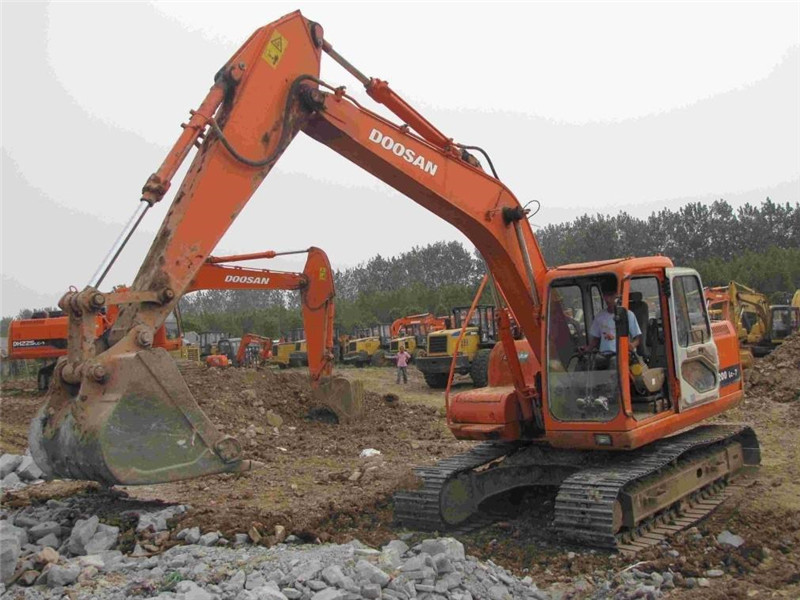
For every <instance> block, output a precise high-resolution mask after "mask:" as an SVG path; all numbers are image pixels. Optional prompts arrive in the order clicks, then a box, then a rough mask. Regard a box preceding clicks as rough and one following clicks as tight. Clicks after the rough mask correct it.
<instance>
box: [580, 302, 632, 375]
mask: <svg viewBox="0 0 800 600" xmlns="http://www.w3.org/2000/svg"><path fill="white" fill-rule="evenodd" d="M618 298H619V294H617V290H616V289H614V288H612V287H604V288H603V301H604V302H605V304H606V310H604V311H601V312H599V313H597V315H595V317H594V320H593V321H592V326H591V327H590V328H589V344H588V345H587V346H586V348H585V350H586V352H592V351H594V350H595V349H598V350H599V354H598V356H597V359H596V360H595V369H596V370H598V371H603V370H607V369H609V368H616V356H617V326H616V323H615V321H614V308H615V307H616V305H617V299H618ZM625 312H626V313H627V314H628V340H629V341H628V348H629V350H630V351H631V352H633V351H635V350H636V348H637V347H638V346H639V343H640V342H641V341H642V330H641V329H640V328H639V323H638V322H637V321H636V317H635V316H634V314H633V313H632V312H631V311H629V310H626V311H625Z"/></svg>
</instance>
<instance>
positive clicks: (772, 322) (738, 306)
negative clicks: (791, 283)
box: [705, 281, 800, 368]
mask: <svg viewBox="0 0 800 600" xmlns="http://www.w3.org/2000/svg"><path fill="white" fill-rule="evenodd" d="M795 295H797V294H795ZM705 297H706V301H707V303H708V309H709V315H710V316H711V318H712V320H728V321H731V322H732V323H733V325H734V328H735V329H736V332H737V335H738V337H739V345H740V353H741V355H742V364H743V365H744V367H745V368H749V367H750V366H752V364H753V359H752V356H765V355H766V354H769V353H770V352H771V351H772V350H773V349H774V348H775V347H776V346H777V345H779V344H782V343H783V340H784V339H785V338H786V337H787V336H789V335H790V334H791V333H793V332H795V331H798V330H800V308H798V307H794V306H789V305H770V304H769V300H768V298H767V296H766V295H764V294H762V293H761V292H758V291H756V290H754V289H752V288H750V287H747V286H746V285H744V284H742V283H738V282H736V281H731V282H730V283H729V284H728V285H727V286H719V287H711V288H707V289H706V290H705ZM748 354H749V355H750V356H748Z"/></svg>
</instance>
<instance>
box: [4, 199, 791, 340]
mask: <svg viewBox="0 0 800 600" xmlns="http://www.w3.org/2000/svg"><path fill="white" fill-rule="evenodd" d="M536 235H537V238H538V241H539V245H540V247H541V250H542V253H543V255H544V257H545V260H546V261H547V263H548V264H549V265H553V266H555V265H562V264H569V263H576V262H586V261H592V260H603V259H609V258H617V257H624V256H649V255H653V254H663V255H665V256H668V257H670V258H671V259H672V260H673V262H674V263H675V264H676V265H680V266H689V267H693V268H695V269H697V270H698V271H699V272H700V274H701V276H702V278H703V282H704V283H705V284H706V285H725V284H727V283H728V282H729V281H731V280H736V281H740V282H742V283H744V284H746V285H749V286H751V287H753V288H755V289H757V290H759V291H761V292H763V293H765V294H767V295H769V296H770V298H771V299H772V300H773V301H774V302H784V301H785V299H783V298H782V297H781V295H782V293H784V292H791V291H793V290H794V289H797V288H800V203H794V204H790V203H784V204H779V203H775V202H773V201H772V200H770V199H769V198H767V199H766V200H765V201H764V202H763V203H761V204H760V205H757V206H754V205H751V204H745V205H744V206H741V207H739V208H737V209H734V208H733V207H732V206H731V205H730V204H728V203H727V202H725V201H724V200H718V201H716V202H714V203H712V204H710V205H705V204H701V203H699V202H696V203H691V204H687V205H686V206H683V207H681V208H679V209H676V210H670V209H663V210H661V211H658V212H654V213H652V214H651V215H650V216H649V217H647V218H643V219H640V218H636V217H632V216H631V215H629V214H627V213H624V212H620V213H619V214H617V215H616V216H606V215H600V214H597V215H583V216H580V217H577V218H575V219H574V220H572V221H570V222H567V223H560V224H555V225H547V226H545V227H541V228H538V229H537V230H536ZM484 272H485V268H484V264H483V261H482V260H481V258H480V256H478V255H477V253H475V252H473V251H470V250H469V249H467V248H465V247H464V246H463V245H462V244H461V243H459V242H436V243H433V244H429V245H427V246H421V247H414V248H412V249H411V250H409V251H408V252H404V253H402V254H400V255H398V256H393V257H385V256H382V255H376V256H373V257H372V258H370V259H369V260H367V261H365V262H364V263H362V264H359V265H357V266H355V267H352V268H348V269H343V270H339V271H336V272H335V273H334V282H335V285H336V296H337V298H336V324H337V326H339V327H340V329H341V331H342V332H349V331H351V330H352V329H353V327H355V326H364V325H374V324H377V323H387V322H391V321H392V320H394V319H395V318H397V317H400V316H403V315H406V314H414V313H420V312H433V313H435V314H437V315H444V314H447V313H449V312H450V309H451V308H452V307H453V306H458V305H467V304H469V303H470V302H471V301H472V298H473V295H474V293H475V291H476V290H477V287H478V285H479V284H480V281H481V278H482V277H483V274H484ZM299 302H300V299H299V294H298V293H297V292H288V291H280V290H270V291H240V290H207V291H200V292H195V293H193V294H189V295H187V296H185V297H184V298H182V299H181V302H180V309H181V313H182V317H183V323H184V329H185V330H187V331H189V330H194V331H225V332H228V333H230V334H231V335H241V334H243V333H246V332H248V331H250V332H254V333H259V334H262V335H268V336H273V337H278V336H279V335H281V333H285V332H287V331H289V330H291V329H294V328H297V327H301V326H302V317H301V314H300V304H299ZM482 302H485V303H491V302H492V300H491V296H490V295H489V294H488V293H486V294H485V297H484V298H482ZM6 326H7V319H3V333H5V330H6Z"/></svg>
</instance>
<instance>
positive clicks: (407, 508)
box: [394, 442, 517, 531]
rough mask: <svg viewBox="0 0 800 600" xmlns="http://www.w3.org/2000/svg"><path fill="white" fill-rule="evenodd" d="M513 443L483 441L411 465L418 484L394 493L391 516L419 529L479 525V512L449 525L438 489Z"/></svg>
mask: <svg viewBox="0 0 800 600" xmlns="http://www.w3.org/2000/svg"><path fill="white" fill-rule="evenodd" d="M516 447H517V444H502V443H494V442H483V443H481V444H478V445H477V446H475V447H474V448H472V449H471V450H468V451H467V452H464V453H462V454H457V455H456V456H451V457H450V458H445V459H443V460H440V461H439V462H437V463H436V464H435V465H431V466H424V467H415V468H414V474H415V475H416V476H417V477H418V478H419V479H420V481H421V485H420V487H419V489H416V490H404V491H400V492H397V493H395V495H394V514H395V518H396V519H397V520H398V521H400V522H401V523H402V524H403V525H404V526H406V527H408V528H410V529H420V530H423V531H445V530H450V531H453V530H458V531H468V530H470V529H474V528H475V527H478V526H480V525H483V524H487V523H488V521H486V519H485V518H482V517H481V516H480V515H479V514H476V515H475V516H473V517H471V518H469V519H467V520H465V521H464V522H462V523H459V524H458V525H455V526H454V525H451V524H449V523H448V522H447V521H446V520H445V518H444V516H443V515H442V510H441V499H440V496H441V492H442V489H443V488H444V485H445V483H447V481H449V480H451V479H453V478H454V477H456V476H457V475H458V474H459V473H463V472H466V471H470V470H472V469H475V468H477V467H480V466H481V465H485V464H486V463H489V462H491V461H493V460H497V459H498V458H502V457H503V456H505V455H507V454H508V453H509V452H511V451H513V449H514V448H516Z"/></svg>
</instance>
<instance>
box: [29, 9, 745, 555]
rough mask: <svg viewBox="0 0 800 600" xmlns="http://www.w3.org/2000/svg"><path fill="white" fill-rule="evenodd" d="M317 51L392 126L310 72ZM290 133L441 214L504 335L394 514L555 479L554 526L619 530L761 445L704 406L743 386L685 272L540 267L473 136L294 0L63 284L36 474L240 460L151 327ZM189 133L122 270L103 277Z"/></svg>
mask: <svg viewBox="0 0 800 600" xmlns="http://www.w3.org/2000/svg"><path fill="white" fill-rule="evenodd" d="M323 53H326V54H327V55H328V56H330V57H332V58H333V59H334V60H335V61H336V62H338V63H339V64H340V65H341V66H342V67H343V68H344V69H346V70H347V71H348V72H349V73H351V74H352V75H353V76H355V78H356V79H357V80H358V81H360V82H361V83H362V84H363V85H364V87H365V89H366V92H367V94H368V95H369V96H370V97H371V98H372V99H373V100H375V101H377V102H378V103H380V104H383V105H384V107H385V108H386V109H388V111H390V112H391V113H393V114H394V115H396V116H397V117H398V120H399V124H398V123H395V122H393V121H391V120H389V119H387V118H385V117H383V116H380V115H378V114H376V113H375V112H372V111H370V110H369V109H367V108H366V107H365V106H363V105H362V103H361V102H357V101H355V100H354V99H353V98H351V96H350V95H349V94H348V93H347V92H346V90H345V89H344V88H343V87H340V86H334V85H330V84H328V83H326V82H324V81H322V80H321V79H320V78H319V72H320V61H321V58H322V54H323ZM300 131H302V132H303V133H305V134H306V135H308V136H309V137H310V138H311V139H313V140H316V141H318V142H320V143H321V144H323V145H325V146H328V147H329V148H331V149H332V150H334V151H336V152H338V153H339V154H340V155H342V156H343V157H345V158H346V159H348V160H350V161H352V162H353V163H355V164H356V165H358V166H360V167H362V168H363V169H365V170H366V171H367V172H369V173H371V174H372V175H374V176H375V177H377V178H378V179H381V180H382V181H384V182H386V183H387V184H389V185H390V186H392V187H393V188H395V189H396V190H398V191H399V192H400V193H402V194H404V195H406V196H408V197H409V198H411V199H412V200H414V201H415V202H417V203H418V204H420V205H421V206H422V207H424V208H426V209H427V210H429V211H431V212H432V213H434V214H435V215H438V216H439V217H441V218H442V219H444V220H446V221H448V222H449V223H451V224H452V225H454V226H455V227H457V228H458V229H459V231H461V232H462V233H463V234H465V235H466V236H467V237H468V238H469V239H470V240H471V241H472V242H473V243H474V244H475V246H476V247H477V249H478V251H479V252H480V254H481V256H482V257H483V259H484V260H485V262H486V264H487V269H488V273H489V274H490V276H491V287H490V290H491V293H492V294H493V295H494V297H495V302H494V305H495V307H496V310H495V318H496V320H497V329H498V337H499V339H500V344H498V345H496V346H495V348H494V350H493V351H492V354H491V360H490V364H489V385H488V386H487V387H483V388H480V389H471V390H466V391H460V392H459V393H456V394H453V395H452V396H450V395H449V394H446V396H445V398H446V407H447V424H448V426H449V428H450V430H451V431H452V433H453V434H454V435H455V436H456V437H458V438H460V439H465V440H481V441H484V443H482V444H478V445H476V446H475V447H474V448H473V449H472V450H470V451H469V452H467V453H465V454H462V455H459V456H456V457H452V458H450V459H446V460H444V461H441V462H439V463H437V464H435V465H432V466H426V467H424V468H420V469H419V470H418V471H417V474H418V476H419V477H420V479H421V484H420V488H419V489H417V490H413V491H408V492H403V493H398V494H396V495H395V504H394V506H395V514H396V516H397V518H398V519H400V520H401V521H402V522H404V523H407V524H408V525H410V526H412V527H427V528H433V529H438V530H444V529H447V528H448V527H449V526H457V525H459V524H462V523H464V522H465V521H467V520H468V519H470V518H471V516H472V515H473V514H475V513H476V512H477V511H478V508H479V506H480V504H481V503H482V502H483V501H484V500H486V499H487V498H490V497H492V496H495V495H498V494H502V493H506V492H509V491H510V490H513V489H517V488H527V487H530V486H535V485H546V486H558V489H559V491H558V495H557V497H556V504H555V510H554V512H555V521H554V526H555V528H556V529H557V530H558V531H560V532H562V533H563V535H564V536H566V537H568V538H570V539H574V540H579V541H582V542H586V543H589V544H594V545H600V546H611V547H614V546H616V547H622V548H634V549H636V548H639V547H641V546H642V545H644V544H647V543H653V542H652V539H653V538H655V539H659V537H658V536H660V535H663V534H662V533H661V532H662V531H670V530H675V529H679V528H680V527H681V526H685V525H686V524H687V523H689V522H691V519H692V518H696V516H697V514H699V513H702V512H703V511H704V510H706V508H707V507H708V506H711V505H712V504H713V502H706V503H703V504H696V505H694V508H693V511H692V512H691V513H689V514H683V513H681V512H680V511H681V510H682V509H683V508H685V507H687V506H689V507H691V506H692V505H693V503H694V502H695V501H696V500H697V499H699V498H701V497H703V496H708V495H713V494H714V493H716V491H717V490H719V489H720V488H722V487H724V486H725V484H726V482H727V481H728V480H729V479H730V478H731V477H732V476H733V475H734V474H736V473H737V472H739V471H740V470H741V469H742V468H743V467H744V466H745V465H754V464H757V463H758V462H759V461H760V451H759V447H758V441H757V439H756V437H755V434H754V432H753V431H752V430H751V429H750V428H749V427H746V426H743V425H730V424H728V425H722V424H703V421H705V420H707V419H709V418H711V417H713V416H715V415H719V414H721V413H723V412H724V411H726V410H728V409H730V408H732V407H734V406H736V405H738V404H739V403H740V402H741V400H742V398H743V388H742V378H741V365H740V363H739V353H738V343H737V338H736V332H735V331H734V330H733V328H732V326H731V325H730V324H729V323H728V322H719V323H714V324H712V323H711V322H710V320H709V317H708V312H707V310H706V305H705V302H704V301H703V286H702V283H701V279H700V276H699V275H698V273H697V272H696V271H694V270H692V269H687V268H677V267H675V266H674V265H673V264H672V262H671V261H670V259H669V258H667V257H664V256H652V257H641V258H624V259H622V258H621V259H614V260H604V261H598V262H591V263H585V264H574V265H563V266H560V267H557V268H549V267H548V266H547V265H546V263H545V261H544V258H543V256H542V253H541V251H540V248H539V245H538V243H537V240H536V237H535V235H534V232H533V229H532V227H531V225H530V223H529V221H528V218H529V216H530V214H529V212H528V211H527V210H526V209H525V207H523V206H522V205H521V204H520V203H519V201H518V200H517V199H516V197H515V196H514V195H513V193H512V192H511V191H510V190H509V189H508V188H507V187H506V186H505V185H504V184H503V183H502V182H501V181H500V179H499V178H498V176H497V173H496V171H495V169H494V166H493V164H492V162H491V161H490V160H489V157H488V155H486V153H485V152H484V151H483V150H481V149H480V148H478V147H475V146H471V145H465V144H459V143H456V142H454V141H453V139H452V138H451V137H449V136H448V135H445V134H444V133H442V132H441V131H439V130H438V129H437V128H436V127H435V126H434V125H432V124H431V123H430V122H429V121H427V120H426V119H425V118H424V117H423V116H422V115H420V114H419V113H418V112H417V111H416V110H414V109H413V108H412V107H411V106H410V105H409V104H408V103H407V102H405V101H404V100H403V99H402V98H400V97H399V96H398V95H397V94H396V93H395V92H394V91H393V90H392V89H391V88H390V87H389V85H388V84H387V83H386V82H385V81H382V80H380V79H375V78H369V77H366V76H365V75H364V74H363V73H361V72H360V71H358V70H357V69H356V68H355V67H354V66H353V65H352V64H351V63H349V62H348V61H347V60H345V59H344V58H343V57H341V56H340V55H339V54H338V53H337V52H336V51H335V50H334V49H333V47H332V46H331V44H330V43H329V42H328V41H327V40H326V39H325V37H324V34H323V29H322V27H321V26H320V25H319V24H318V23H315V22H313V21H309V20H308V19H306V18H304V17H303V16H302V15H301V14H300V12H293V13H291V14H289V15H286V16H285V17H283V18H281V19H279V20H277V21H275V22H273V23H270V24H268V25H266V26H264V27H261V28H259V29H258V30H256V31H255V32H254V33H253V34H252V35H251V36H250V37H249V38H248V39H247V40H246V41H245V43H244V44H243V45H242V46H241V48H239V49H238V50H237V51H236V52H235V53H234V55H233V56H232V57H231V59H230V60H229V61H228V62H227V63H226V64H225V65H224V66H223V67H222V69H220V70H219V71H218V72H217V75H216V77H215V79H214V84H213V86H212V87H211V90H210V91H209V93H208V95H207V96H206V98H205V99H204V100H203V101H202V102H201V104H200V106H199V107H198V108H197V110H195V111H192V114H191V118H190V119H189V121H188V123H187V124H185V125H184V127H183V131H182V133H181V134H180V137H179V138H178V140H177V142H176V143H175V146H174V147H173V148H172V150H171V151H170V152H169V154H168V155H167V158H166V160H165V161H164V163H163V164H162V165H161V167H160V168H159V169H158V171H157V172H156V173H154V174H153V175H151V176H150V178H149V179H148V181H147V183H146V184H145V186H144V189H143V194H142V196H141V202H140V203H139V208H138V209H137V210H136V211H135V213H134V215H133V217H132V219H131V221H130V223H129V225H128V226H126V227H125V229H124V230H123V232H122V234H121V235H120V238H119V241H118V243H116V244H115V245H114V247H113V248H112V250H111V252H110V253H109V255H108V256H107V258H106V259H105V260H104V261H103V262H102V264H101V265H100V268H99V269H98V272H97V274H96V275H95V276H94V277H93V278H92V279H91V280H90V282H89V284H88V285H87V286H86V287H85V288H84V289H83V290H81V291H80V292H76V291H70V292H68V293H67V294H65V295H64V297H63V298H62V299H61V301H60V303H59V306H60V307H61V308H62V310H64V311H65V312H67V313H68V314H69V337H68V353H67V356H65V357H61V358H60V359H59V362H58V365H57V367H56V370H55V373H54V385H52V386H51V388H50V390H49V394H48V396H47V399H46V403H45V406H44V407H43V409H42V410H41V412H40V413H39V414H38V416H37V417H35V418H34V420H33V422H32V424H31V432H30V436H29V439H30V446H31V452H32V454H33V456H34V458H35V460H36V463H37V464H38V465H39V467H40V468H42V469H43V470H44V472H45V473H46V474H48V475H50V476H59V477H72V478H80V479H94V480H97V481H102V482H105V483H107V484H117V483H119V484H144V483H154V482H159V481H172V480H176V479H187V478H191V477H197V476H200V475H207V474H212V473H219V472H225V471H227V472H234V471H244V470H247V469H249V468H251V467H253V466H254V465H253V463H251V462H250V461H248V460H247V459H246V457H245V456H244V455H243V452H242V447H241V445H240V444H239V443H238V441H237V440H236V439H235V438H232V437H229V436H226V435H223V434H222V433H220V432H219V431H218V430H217V429H216V427H215V426H214V425H213V423H212V422H211V421H210V420H209V419H208V418H207V417H206V415H204V414H203V412H202V410H201V409H200V408H199V407H198V405H197V403H196V402H195V400H194V399H193V397H192V395H191V393H190V392H189V390H188V388H187V386H186V384H185V382H184V381H183V379H182V377H181V376H180V373H179V371H178V370H177V367H176V366H175V364H174V361H172V360H171V359H170V358H169V356H168V355H167V354H166V352H164V351H163V350H162V349H159V348H154V347H153V334H154V332H155V331H156V330H157V329H158V328H159V327H160V326H161V324H163V322H164V320H165V318H166V316H167V315H168V314H169V313H170V311H171V310H172V309H173V307H174V305H175V303H176V302H177V299H178V298H179V297H180V296H181V294H183V293H184V291H185V290H186V288H187V287H188V286H189V284H190V282H191V281H192V279H193V278H194V277H195V275H196V273H197V271H198V269H199V268H200V267H201V265H202V264H203V261H204V260H205V258H206V257H207V256H208V255H209V254H210V253H211V251H212V250H213V248H214V247H215V245H216V244H217V243H218V241H219V240H220V238H221V237H222V235H223V234H224V233H225V231H226V230H227V229H228V228H229V227H230V225H231V221H232V219H233V218H235V217H236V215H238V214H239V213H240V212H241V210H242V209H243V208H244V206H245V205H246V203H247V201H248V200H249V199H250V197H251V196H252V194H253V193H254V192H255V190H256V189H257V187H258V184H259V183H260V182H261V181H263V180H264V178H265V177H267V176H268V174H269V172H270V170H271V169H272V167H273V166H274V165H275V163H276V162H277V160H278V159H279V158H280V156H281V154H282V153H283V152H284V151H285V150H286V148H287V147H288V146H289V144H290V143H291V141H292V140H293V138H294V137H295V135H296V134H297V133H298V132H300ZM195 144H199V145H200V149H199V151H198V152H197V153H196V155H195V157H194V159H193V161H192V164H191V166H190V167H189V169H188V172H187V174H186V176H185V178H184V180H183V183H182V184H181V186H180V188H179V189H178V190H177V192H176V195H175V199H174V200H173V203H172V207H171V209H170V210H169V212H168V213H167V215H166V217H165V219H164V221H163V223H162V225H161V228H160V230H159V232H158V234H157V235H156V237H155V240H154V242H153V244H152V246H151V248H150V251H149V253H148V255H147V257H146V258H145V259H144V262H143V264H142V266H141V268H140V270H139V273H138V275H137V276H136V279H135V281H134V283H133V286H132V289H131V290H130V291H129V292H125V293H123V294H120V293H114V292H112V293H103V292H101V291H100V290H99V287H98V286H99V285H100V284H101V282H102V280H103V277H104V275H105V273H106V272H107V270H108V268H109V267H110V265H111V264H113V262H114V260H115V258H116V256H117V255H118V254H119V252H120V251H121V249H122V247H123V246H124V245H125V242H126V241H127V239H128V238H129V237H130V235H131V233H132V231H133V230H134V229H135V227H136V225H137V224H138V222H139V221H140V220H141V219H142V217H143V215H144V213H145V212H146V211H147V209H148V208H149V207H150V206H152V205H153V204H155V203H157V202H159V201H160V200H161V199H162V198H163V197H164V195H165V194H166V193H167V191H168V190H169V188H170V186H171V179H172V177H173V176H174V175H175V173H176V172H177V170H178V168H179V167H180V165H181V164H182V162H183V161H184V159H185V158H186V157H187V155H188V154H189V152H190V151H191V149H192V148H193V147H194V145H195ZM473 152H475V153H480V154H482V155H483V156H484V157H485V159H486V162H487V164H488V167H489V170H490V172H486V171H484V169H483V168H482V166H481V163H480V161H479V160H478V159H477V157H476V156H475V155H474V154H473ZM279 210H281V207H280V206H278V207H276V211H279ZM286 210H292V211H293V212H295V211H294V209H289V208H286ZM287 214H288V213H287ZM276 218H280V217H276ZM321 218H322V217H321ZM309 296H311V294H309ZM478 296H480V294H479V295H478ZM321 301H324V298H323V299H320V298H313V297H309V298H307V299H306V302H305V303H304V304H306V305H308V306H311V307H314V306H318V303H319V302H321ZM476 303H477V302H476ZM112 304H119V305H121V307H120V313H119V316H118V318H117V319H116V321H115V322H114V324H113V326H112V328H111V330H110V332H109V335H108V336H104V338H103V339H102V340H101V341H100V343H99V344H96V343H95V332H94V328H95V321H94V320H95V318H96V314H97V312H98V311H99V310H100V309H101V308H102V307H103V306H108V305H112ZM629 313H633V314H634V315H635V319H636V321H637V324H638V328H634V329H633V330H631V324H630V323H631V321H630V317H629ZM469 317H470V315H469V314H468V315H467V317H466V318H465V319H464V323H468V322H469ZM512 317H513V319H514V322H515V323H516V325H517V327H518V330H519V334H520V339H514V335H513V333H512V326H511V322H512V321H511V319H512ZM637 329H639V330H641V334H640V335H636V330H637ZM462 333H463V329H462ZM595 341H597V342H599V345H596V344H595ZM640 346H641V350H640V348H639V347H640ZM634 347H636V351H634ZM323 386H324V384H323ZM323 386H320V388H321V389H325V388H324V387H323ZM331 390H333V391H334V392H335V391H336V390H335V389H334V388H332V387H331V388H328V391H331ZM78 399H80V400H78ZM189 439H193V440H195V442H194V443H193V444H187V443H186V440H189ZM668 521H673V522H674V523H675V524H674V525H670V526H669V527H670V528H671V529H670V530H667V529H665V527H667V526H666V525H664V523H666V522H668ZM648 528H652V532H651V533H648V532H647V530H648Z"/></svg>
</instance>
